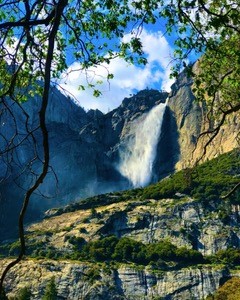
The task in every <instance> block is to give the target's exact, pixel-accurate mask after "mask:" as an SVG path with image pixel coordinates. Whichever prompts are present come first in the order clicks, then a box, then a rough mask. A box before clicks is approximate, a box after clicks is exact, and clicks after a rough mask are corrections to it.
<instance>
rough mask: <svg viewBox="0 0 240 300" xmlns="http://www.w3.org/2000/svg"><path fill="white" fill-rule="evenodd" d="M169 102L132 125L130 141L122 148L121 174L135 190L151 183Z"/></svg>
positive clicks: (119, 166) (152, 110)
mask: <svg viewBox="0 0 240 300" xmlns="http://www.w3.org/2000/svg"><path fill="white" fill-rule="evenodd" d="M166 106H167V102H166V103H160V104H158V105H157V106H155V107H153V108H152V109H151V110H150V111H149V112H148V113H146V114H145V115H144V116H143V117H144V119H142V118H140V120H139V119H137V120H136V122H135V123H133V124H132V126H131V129H130V134H129V136H128V140H127V141H125V144H124V145H123V146H122V147H121V148H120V153H119V156H120V163H119V165H118V167H117V168H118V170H119V172H120V173H121V174H122V175H123V176H124V177H126V178H128V180H129V181H130V182H131V183H132V185H133V187H134V188H137V187H144V186H146V185H148V184H149V183H151V180H152V177H153V166H154V161H155V157H156V151H157V145H158V142H159V138H160V135H161V129H162V123H163V117H164V113H165V110H166Z"/></svg>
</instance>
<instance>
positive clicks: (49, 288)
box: [42, 277, 57, 300]
mask: <svg viewBox="0 0 240 300" xmlns="http://www.w3.org/2000/svg"><path fill="white" fill-rule="evenodd" d="M56 299H57V287H56V283H55V278H54V277H52V278H51V279H50V281H49V282H48V283H47V285H46V289H45V292H44V295H43V298H42V300H56Z"/></svg>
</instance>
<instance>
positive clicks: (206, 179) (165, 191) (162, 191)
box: [142, 150, 240, 202]
mask: <svg viewBox="0 0 240 300" xmlns="http://www.w3.org/2000/svg"><path fill="white" fill-rule="evenodd" d="M239 172H240V152H239V150H234V151H232V152H231V153H226V154H223V155H220V156H219V157H217V158H215V159H213V160H211V161H208V162H205V163H203V164H201V165H199V166H197V167H195V168H192V169H185V170H182V171H180V172H177V173H176V174H174V175H172V176H170V177H169V178H167V179H164V180H162V181H160V182H159V183H157V184H154V185H151V186H149V187H146V188H145V189H143V192H142V198H143V199H148V198H153V199H162V198H167V197H176V195H175V194H176V193H182V194H187V195H189V196H191V197H194V198H195V199H197V200H203V201H211V200H217V199H219V198H220V197H221V196H222V195H224V194H226V193H227V192H228V191H229V190H230V189H231V188H233V186H235V185H236V184H237V183H238V182H239V177H238V176H239ZM232 201H235V202H237V201H240V199H239V197H238V195H237V194H235V195H234V197H233V199H232Z"/></svg>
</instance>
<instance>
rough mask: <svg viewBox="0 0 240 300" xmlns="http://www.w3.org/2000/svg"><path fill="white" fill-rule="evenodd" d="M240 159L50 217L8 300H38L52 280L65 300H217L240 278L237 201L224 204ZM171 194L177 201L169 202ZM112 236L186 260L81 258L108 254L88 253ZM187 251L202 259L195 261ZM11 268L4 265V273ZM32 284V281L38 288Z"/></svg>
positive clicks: (33, 239) (37, 229) (225, 158)
mask: <svg viewBox="0 0 240 300" xmlns="http://www.w3.org/2000/svg"><path fill="white" fill-rule="evenodd" d="M239 155H240V154H239V150H238V151H237V150H235V151H234V152H232V153H229V154H225V155H222V156H219V157H218V158H217V159H215V160H212V161H209V162H207V163H205V164H203V165H201V166H198V167H197V168H195V169H193V170H192V171H191V176H192V179H191V181H189V178H187V180H186V177H185V175H186V173H184V172H183V171H182V172H178V173H176V174H175V175H173V176H172V177H170V178H168V179H164V180H163V181H161V182H160V183H157V184H155V185H152V186H150V187H147V188H144V189H135V190H129V191H125V192H118V193H110V194H106V195H100V196H96V197H93V198H89V199H87V200H85V201H81V202H79V203H75V204H71V205H68V206H66V207H64V208H62V209H54V210H51V211H49V212H48V215H47V218H46V219H45V220H43V221H42V222H40V223H36V224H32V225H30V226H29V227H28V231H27V244H28V252H29V255H30V256H31V257H34V259H32V260H31V259H28V260H26V261H23V262H22V263H21V264H19V265H18V266H17V267H16V268H15V269H13V270H12V271H11V272H10V273H9V275H8V277H7V280H6V283H5V288H6V291H7V293H8V295H9V296H10V295H15V294H16V293H17V292H18V291H19V290H20V289H21V288H22V287H24V286H30V288H31V290H32V293H33V299H40V297H41V296H40V295H42V294H43V293H44V288H45V286H46V284H47V282H48V281H49V280H50V278H51V277H52V276H54V277H55V281H56V284H57V287H58V296H59V299H92V300H93V299H161V298H163V299H170V300H171V299H173V300H175V299H178V300H180V299H182V300H185V299H196V300H197V299H204V298H206V297H207V296H208V295H210V294H213V293H214V292H215V291H216V289H217V288H218V287H219V286H221V285H222V284H223V283H224V282H225V281H226V280H228V279H229V278H231V277H233V276H235V277H236V276H238V277H240V273H239V269H238V266H239V265H240V252H239V249H240V228H239V219H240V207H239V196H238V193H235V194H233V195H232V197H231V198H229V199H227V200H222V199H221V194H225V193H226V191H227V190H229V189H231V188H232V186H234V184H235V183H236V182H237V180H238V178H239V174H240V165H239V161H240V160H239ZM195 175H197V176H196V177H195ZM205 184H206V187H207V189H204V187H205ZM163 188H164V190H163ZM167 188H168V190H166V189H167ZM199 188H201V195H199V194H198V191H199ZM156 191H157V192H158V193H156ZM169 191H171V194H169ZM167 193H168V194H169V195H172V196H171V197H165V196H164V195H166V194H167ZM149 195H152V196H151V197H149ZM193 195H195V196H194V197H193ZM110 235H115V236H116V237H117V238H118V239H119V241H121V239H123V238H130V240H134V241H139V242H141V243H142V244H143V245H154V244H156V243H159V245H164V243H165V244H166V245H169V242H171V244H173V245H175V247H177V248H178V249H181V253H183V254H184V257H186V259H185V260H184V262H179V261H178V260H176V258H173V259H170V260H169V259H168V258H166V257H165V259H164V255H165V253H163V257H162V259H160V260H159V259H154V260H152V261H149V262H146V261H145V262H144V260H142V261H140V262H136V261H135V262H134V261H131V257H130V256H129V259H128V260H126V259H125V260H119V259H114V255H112V254H111V253H110V254H109V255H108V257H107V258H106V257H105V258H104V259H102V258H101V257H100V258H99V255H98V256H94V257H92V258H87V256H85V257H84V256H82V255H83V253H84V251H87V255H88V254H89V255H90V254H91V253H95V255H96V253H100V252H99V251H102V252H103V253H105V251H108V250H106V249H105V250H104V249H103V250H101V249H102V248H101V247H103V246H98V247H100V248H96V249H97V251H98V252H93V249H94V248H89V249H88V250H84V249H85V248H84V247H85V245H88V244H90V243H93V242H94V241H101V240H104V238H106V237H108V236H110ZM92 245H93V244H92ZM96 245H97V244H96ZM128 247H129V246H128ZM183 247H184V248H183ZM128 249H129V250H127V252H128V253H129V254H130V252H131V251H132V250H131V247H130V248H128ZM149 249H150V248H149ZM159 249H160V248H159ZM167 249H168V248H166V250H164V252H167V251H169V250H167ZM188 249H194V250H195V251H198V252H199V253H202V254H203V255H204V259H203V260H201V261H199V260H197V261H196V257H195V258H194V256H193V255H192V254H193V253H192V252H188ZM1 251H2V253H5V254H10V255H13V254H15V253H17V251H18V243H16V242H15V243H12V244H2V247H1ZM114 251H116V248H115V250H114ZM158 251H160V250H158ZM191 253H192V254H191ZM194 253H195V254H196V252H194ZM186 255H190V256H186ZM191 255H192V256H191ZM115 257H116V256H115ZM198 257H199V256H198ZM43 258H45V259H43ZM50 258H55V260H50ZM6 262H7V260H6V259H5V260H1V261H0V266H2V267H3V265H5V264H6ZM29 278H34V280H33V281H32V283H29Z"/></svg>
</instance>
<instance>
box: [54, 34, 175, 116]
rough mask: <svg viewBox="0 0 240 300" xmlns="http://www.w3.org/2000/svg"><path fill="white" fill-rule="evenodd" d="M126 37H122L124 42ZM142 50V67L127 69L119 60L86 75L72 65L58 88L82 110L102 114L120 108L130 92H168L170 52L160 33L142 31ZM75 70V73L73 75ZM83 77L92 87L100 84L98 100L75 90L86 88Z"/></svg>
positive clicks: (90, 93)
mask: <svg viewBox="0 0 240 300" xmlns="http://www.w3.org/2000/svg"><path fill="white" fill-rule="evenodd" d="M129 38H130V36H129V35H126V36H125V40H126V39H129ZM140 38H141V40H142V44H143V50H144V52H145V54H146V57H147V59H148V64H147V65H146V66H144V67H142V66H136V65H130V64H128V63H126V62H125V61H124V60H123V59H121V58H116V59H114V60H112V61H111V63H110V64H109V65H107V64H103V65H102V66H97V67H95V68H91V69H90V70H89V71H88V72H87V73H86V72H83V71H80V69H81V66H80V64H78V63H73V64H72V65H71V66H70V67H69V69H68V72H67V73H68V76H67V77H66V78H63V79H62V80H61V83H60V85H61V86H62V87H63V88H64V89H66V90H67V91H68V92H69V94H72V95H74V97H75V98H76V99H77V101H78V102H79V103H80V105H81V106H83V107H84V108H86V109H90V108H94V109H96V108H97V109H100V110H101V111H103V112H107V111H109V110H112V109H114V108H115V107H117V106H118V105H120V103H121V101H122V100H123V98H124V97H128V96H129V95H130V94H132V93H133V92H134V90H141V89H144V88H146V87H149V88H157V89H164V90H169V88H170V86H171V84H172V81H171V80H169V74H170V66H169V62H170V61H171V53H172V49H171V47H170V46H169V44H168V42H167V40H166V38H165V37H163V36H162V33H161V32H160V31H158V32H147V31H146V30H143V32H142V34H141V36H140ZM73 70H79V71H73ZM108 72H109V73H112V74H114V79H112V80H111V81H110V85H109V84H108V82H107V81H106V77H107V74H108ZM86 76H87V79H88V81H89V82H90V83H93V84H96V82H97V81H99V80H102V81H103V84H101V85H98V86H97V88H98V89H99V90H100V91H101V92H102V96H100V97H99V98H95V97H93V95H92V93H93V90H92V89H87V88H86V90H85V91H82V90H79V89H78V86H79V85H85V86H86Z"/></svg>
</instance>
